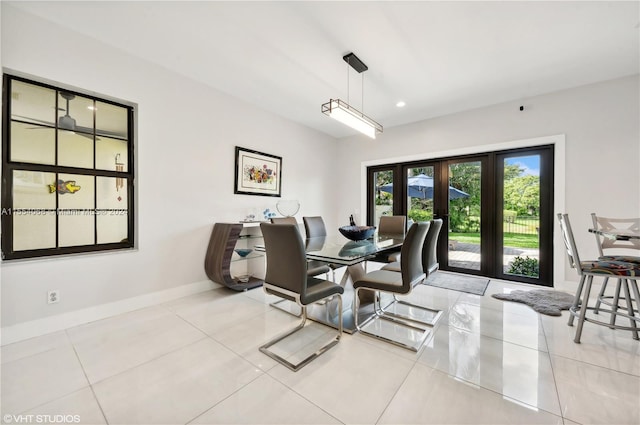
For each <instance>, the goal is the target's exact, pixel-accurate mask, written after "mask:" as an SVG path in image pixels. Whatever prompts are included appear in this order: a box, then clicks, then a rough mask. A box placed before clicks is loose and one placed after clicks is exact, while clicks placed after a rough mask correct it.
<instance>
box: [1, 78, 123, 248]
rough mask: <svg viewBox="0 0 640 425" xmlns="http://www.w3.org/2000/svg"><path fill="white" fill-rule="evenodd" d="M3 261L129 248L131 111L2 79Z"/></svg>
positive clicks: (91, 98)
mask: <svg viewBox="0 0 640 425" xmlns="http://www.w3.org/2000/svg"><path fill="white" fill-rule="evenodd" d="M2 105H3V110H2V113H3V129H2V229H3V231H2V255H3V259H6V260H11V259H19V258H34V257H44V256H51V255H61V254H75V253H81V252H92V251H102V250H112V249H124V248H132V247H133V246H134V227H133V226H134V214H133V213H134V208H133V207H134V202H133V200H134V182H135V179H134V167H133V164H134V161H133V152H134V149H133V128H134V126H133V117H134V110H133V106H130V105H127V104H125V103H119V102H114V101H112V100H107V99H103V98H99V97H96V96H94V95H90V94H86V93H81V92H78V91H73V90H68V89H66V88H60V87H55V86H52V85H50V84H44V83H41V82H36V81H32V80H28V79H25V78H22V77H18V76H13V75H9V74H4V76H3V104H2Z"/></svg>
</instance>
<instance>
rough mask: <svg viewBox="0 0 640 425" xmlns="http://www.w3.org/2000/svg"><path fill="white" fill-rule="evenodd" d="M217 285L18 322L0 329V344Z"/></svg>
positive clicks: (186, 287) (181, 288)
mask: <svg viewBox="0 0 640 425" xmlns="http://www.w3.org/2000/svg"><path fill="white" fill-rule="evenodd" d="M220 287H221V285H219V284H217V283H214V282H211V281H209V280H203V281H201V282H194V283H189V284H187V285H182V286H178V287H177V288H171V289H165V290H163V291H157V292H152V293H150V294H145V295H140V296H137V297H133V298H127V299H124V300H120V301H114V302H111V303H107V304H101V305H97V306H93V307H89V308H84V309H82V310H76V311H71V312H68V313H63V314H58V315H55V316H49V317H45V318H42V319H37V320H31V321H29V322H23V323H18V324H16V325H11V326H7V327H4V328H2V329H1V332H0V334H1V342H0V345H7V344H11V343H14V342H18V341H22V340H25V339H29V338H33V337H36V336H41V335H45V334H48V333H52V332H57V331H61V330H64V329H68V328H72V327H74V326H78V325H82V324H85V323H89V322H94V321H96V320H100V319H105V318H107V317H112V316H116V315H118V314H122V313H127V312H130V311H134V310H139V309H141V308H145V307H150V306H153V305H158V304H162V303H165V302H168V301H172V300H175V299H178V298H182V297H186V296H188V295H192V294H197V293H199V292H204V291H208V290H210V289H215V288H220Z"/></svg>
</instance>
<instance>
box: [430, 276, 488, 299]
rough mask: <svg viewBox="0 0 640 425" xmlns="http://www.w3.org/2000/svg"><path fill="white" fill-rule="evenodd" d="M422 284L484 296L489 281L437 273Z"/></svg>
mask: <svg viewBox="0 0 640 425" xmlns="http://www.w3.org/2000/svg"><path fill="white" fill-rule="evenodd" d="M424 283H425V285H429V286H436V287H438V288H444V289H452V290H454V291H460V292H467V293H469V294H475V295H484V291H486V290H487V285H489V279H487V278H484V277H475V276H465V275H462V274H455V273H447V272H440V271H439V272H436V273H434V274H432V275H431V276H429V277H428V278H427V280H426V281H425V282H424Z"/></svg>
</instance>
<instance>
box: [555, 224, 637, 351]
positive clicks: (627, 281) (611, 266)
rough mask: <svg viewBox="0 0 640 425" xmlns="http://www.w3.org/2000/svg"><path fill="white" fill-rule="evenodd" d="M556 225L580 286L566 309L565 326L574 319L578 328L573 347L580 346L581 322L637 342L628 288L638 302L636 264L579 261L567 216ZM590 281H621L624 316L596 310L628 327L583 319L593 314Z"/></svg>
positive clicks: (615, 311) (611, 261) (635, 320)
mask: <svg viewBox="0 0 640 425" xmlns="http://www.w3.org/2000/svg"><path fill="white" fill-rule="evenodd" d="M558 221H559V222H560V230H561V231H562V238H563V241H564V244H565V248H566V251H567V257H568V258H569V265H570V266H571V268H574V269H576V271H577V272H578V275H579V276H580V282H579V283H578V288H577V290H576V295H575V297H574V300H573V305H572V306H571V307H570V308H569V322H568V325H569V326H573V322H574V319H575V318H576V317H577V318H578V326H577V328H576V333H575V337H574V339H573V341H574V342H576V343H579V342H580V338H581V336H582V328H583V326H584V323H585V322H591V323H596V324H598V325H603V326H608V327H610V328H613V329H622V330H628V331H631V332H632V335H633V338H634V339H638V327H639V326H640V317H638V316H635V314H634V309H633V301H632V297H631V294H630V290H629V286H631V288H632V289H633V293H634V296H635V299H636V300H639V299H640V292H639V291H638V282H637V279H640V268H639V266H638V265H637V264H633V263H627V262H623V261H615V260H593V261H581V260H580V256H579V255H578V248H577V247H576V242H575V239H574V237H573V231H572V230H571V223H570V222H569V216H568V215H567V214H558ZM594 277H616V278H618V279H621V280H622V282H623V284H622V287H623V289H624V291H625V298H626V307H627V312H626V313H625V312H623V311H620V310H618V309H610V310H609V309H603V308H600V309H599V312H605V313H609V314H611V315H614V316H621V317H626V318H628V319H629V323H630V326H622V325H618V324H615V320H613V324H612V323H605V322H602V321H600V320H597V319H595V318H594V317H589V316H587V311H589V310H591V311H593V310H595V307H590V306H589V295H590V294H591V285H592V283H593V278H594ZM616 304H617V303H616Z"/></svg>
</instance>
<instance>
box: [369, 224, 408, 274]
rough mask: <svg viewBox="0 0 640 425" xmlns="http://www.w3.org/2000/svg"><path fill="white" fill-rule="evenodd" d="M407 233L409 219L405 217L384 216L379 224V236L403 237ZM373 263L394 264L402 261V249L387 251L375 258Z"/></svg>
mask: <svg viewBox="0 0 640 425" xmlns="http://www.w3.org/2000/svg"><path fill="white" fill-rule="evenodd" d="M406 231H407V217H405V216H403V215H383V216H381V217H380V221H379V222H378V235H389V236H393V235H403V236H404V234H405V233H406ZM371 261H377V262H379V263H393V262H396V261H400V249H395V250H390V251H385V252H382V253H379V254H377V255H376V256H374V257H373V258H372V259H371Z"/></svg>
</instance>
